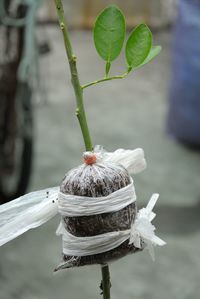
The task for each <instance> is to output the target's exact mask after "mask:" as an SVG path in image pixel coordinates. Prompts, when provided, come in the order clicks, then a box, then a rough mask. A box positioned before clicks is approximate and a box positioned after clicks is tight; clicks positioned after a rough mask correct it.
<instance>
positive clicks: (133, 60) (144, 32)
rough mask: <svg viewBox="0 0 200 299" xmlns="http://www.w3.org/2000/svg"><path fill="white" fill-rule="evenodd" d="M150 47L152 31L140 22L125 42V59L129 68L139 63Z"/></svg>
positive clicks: (147, 53)
mask: <svg viewBox="0 0 200 299" xmlns="http://www.w3.org/2000/svg"><path fill="white" fill-rule="evenodd" d="M151 47H152V33H151V31H150V29H149V28H148V26H147V25H145V24H140V25H139V26H137V27H136V28H135V29H134V30H133V31H132V32H131V34H130V36H129V38H128V40H127V43H126V61H127V64H128V66H129V70H130V69H132V68H136V67H138V66H139V65H141V64H142V63H143V62H144V61H145V59H146V58H147V56H148V55H149V52H150V50H151Z"/></svg>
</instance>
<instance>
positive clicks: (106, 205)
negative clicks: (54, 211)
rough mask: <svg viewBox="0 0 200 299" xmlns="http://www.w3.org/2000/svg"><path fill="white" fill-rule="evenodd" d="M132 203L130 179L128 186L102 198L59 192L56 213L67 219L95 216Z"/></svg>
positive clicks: (134, 196) (132, 195) (132, 189)
mask: <svg viewBox="0 0 200 299" xmlns="http://www.w3.org/2000/svg"><path fill="white" fill-rule="evenodd" d="M134 201H136V193H135V188H134V185H133V180H132V179H131V183H130V184H129V185H128V186H126V187H124V188H121V189H119V190H117V191H115V192H113V193H111V194H109V195H108V196H103V197H85V196H77V195H70V194H64V193H62V192H59V194H58V211H59V213H60V214H61V215H62V216H68V217H74V216H89V215H97V214H103V213H110V212H116V211H119V210H121V209H123V208H125V207H126V206H128V205H129V204H131V203H133V202H134Z"/></svg>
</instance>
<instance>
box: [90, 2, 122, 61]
mask: <svg viewBox="0 0 200 299" xmlns="http://www.w3.org/2000/svg"><path fill="white" fill-rule="evenodd" d="M125 32H126V23H125V18H124V15H123V14H122V12H121V11H120V10H119V8H117V7H116V6H114V5H111V6H109V7H107V8H105V9H104V10H103V11H102V12H101V13H100V15H99V16H98V17H97V19H96V22H95V25H94V29H93V37H94V44H95V47H96V50H97V52H98V53H99V55H100V56H101V58H103V59H104V60H105V61H107V62H111V61H113V60H114V59H116V58H117V57H118V56H119V54H120V52H121V49H122V46H123V43H124V38H125Z"/></svg>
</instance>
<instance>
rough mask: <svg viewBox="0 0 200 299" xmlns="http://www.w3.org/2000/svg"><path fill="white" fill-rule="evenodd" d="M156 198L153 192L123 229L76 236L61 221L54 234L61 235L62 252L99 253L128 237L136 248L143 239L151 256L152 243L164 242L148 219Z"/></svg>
mask: <svg viewBox="0 0 200 299" xmlns="http://www.w3.org/2000/svg"><path fill="white" fill-rule="evenodd" d="M157 199H158V194H153V196H152V197H151V199H150V201H149V204H148V205H147V207H146V208H143V209H142V210H140V211H139V212H138V214H137V216H136V220H135V222H134V223H133V225H132V226H131V228H130V229H128V230H124V231H114V232H109V233H105V234H101V235H96V236H91V237H76V236H74V235H72V234H70V233H69V232H68V231H67V230H66V229H65V227H64V224H63V222H62V221H61V223H60V225H59V227H58V229H57V231H56V234H57V235H62V241H63V253H64V254H66V255H69V256H87V255H93V254H99V253H102V252H106V251H109V250H112V249H114V248H116V247H118V246H119V245H121V244H122V243H123V242H125V241H126V240H128V239H129V243H130V244H134V246H135V247H137V248H141V247H142V242H141V241H143V242H144V243H145V245H146V246H147V248H148V250H149V252H150V254H151V256H152V258H153V252H152V251H153V250H152V247H153V246H152V245H159V246H163V245H165V244H166V243H165V242H164V241H163V240H162V239H160V238H158V237H157V236H156V235H155V233H154V231H155V227H154V226H153V225H152V224H151V220H150V219H151V215H152V213H153V212H152V208H153V207H154V205H155V202H156V200H157Z"/></svg>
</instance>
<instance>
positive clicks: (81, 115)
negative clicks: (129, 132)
mask: <svg viewBox="0 0 200 299" xmlns="http://www.w3.org/2000/svg"><path fill="white" fill-rule="evenodd" d="M54 1H55V5H56V9H57V15H58V21H59V24H60V28H61V30H62V34H63V39H64V44H65V50H66V53H67V57H68V62H69V66H70V72H71V81H72V85H73V87H74V92H75V96H76V104H77V107H76V116H77V118H78V121H79V124H80V127H81V131H82V135H83V139H84V142H85V148H86V150H87V151H91V150H92V149H93V146H92V141H91V137H90V132H89V128H88V124H87V119H86V114H85V108H84V104H83V90H82V87H81V85H80V81H79V76H78V71H77V67H76V56H75V55H74V54H73V50H72V46H71V42H70V38H69V33H68V29H67V24H66V22H65V16H64V9H63V4H62V0H54Z"/></svg>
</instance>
